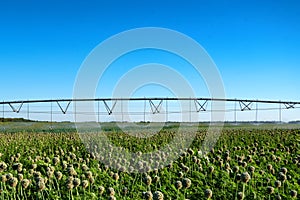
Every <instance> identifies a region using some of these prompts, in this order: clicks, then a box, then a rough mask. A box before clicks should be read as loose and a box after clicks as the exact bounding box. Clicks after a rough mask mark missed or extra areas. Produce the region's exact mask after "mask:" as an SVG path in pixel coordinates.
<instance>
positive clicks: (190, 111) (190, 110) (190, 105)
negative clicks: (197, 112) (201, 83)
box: [189, 97, 192, 123]
mask: <svg viewBox="0 0 300 200" xmlns="http://www.w3.org/2000/svg"><path fill="white" fill-rule="evenodd" d="M189 107H190V108H189V113H190V116H189V117H190V123H191V122H192V98H191V97H190V101H189Z"/></svg>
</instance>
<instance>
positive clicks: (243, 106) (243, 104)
mask: <svg viewBox="0 0 300 200" xmlns="http://www.w3.org/2000/svg"><path fill="white" fill-rule="evenodd" d="M239 103H240V108H241V111H245V110H251V107H250V106H251V104H252V102H243V101H239Z"/></svg>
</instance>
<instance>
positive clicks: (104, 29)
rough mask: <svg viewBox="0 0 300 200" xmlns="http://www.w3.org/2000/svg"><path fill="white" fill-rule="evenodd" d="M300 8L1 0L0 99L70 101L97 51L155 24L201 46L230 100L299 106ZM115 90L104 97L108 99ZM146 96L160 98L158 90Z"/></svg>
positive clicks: (146, 0) (155, 0)
mask: <svg viewBox="0 0 300 200" xmlns="http://www.w3.org/2000/svg"><path fill="white" fill-rule="evenodd" d="M299 10H300V3H299V1H297V0H294V1H292V0H287V1H283V0H282V1H269V0H265V1H250V0H249V1H246V0H245V1H238V0H231V1H208V0H205V1H201V0H194V1H191V0H190V1H182V0H178V1H171V0H164V1H159V0H151V1H150V0H142V1H141V0H139V1H138V0H129V1H121V0H119V1H114V0H110V1H108V0H107V1H55V0H51V1H47V0H45V1H32V0H29V1H15V0H12V1H1V2H0V36H1V37H0V70H1V78H0V85H1V87H0V88H1V95H0V99H1V100H18V99H20V100H21V99H46V98H71V97H72V92H73V84H74V81H75V78H76V75H77V72H78V70H79V68H80V65H81V63H82V62H83V60H84V59H85V57H86V56H87V55H88V54H89V52H90V51H91V50H92V49H93V48H94V47H95V46H96V45H98V44H99V43H100V42H101V41H103V40H105V39H107V38H108V37H110V36H112V35H114V34H117V33H119V32H122V31H125V30H128V29H133V28H139V27H149V26H150V27H164V28H169V29H173V30H176V31H179V32H182V33H184V34H186V35H188V36H190V37H191V38H193V39H195V40H196V41H197V42H199V43H200V44H201V45H202V46H203V47H204V48H205V49H206V51H207V52H208V53H209V55H210V56H211V57H212V59H213V60H214V62H215V63H216V65H217V67H218V69H219V71H220V74H221V76H222V78H223V82H224V87H225V91H226V96H227V97H229V98H249V99H274V100H278V99H281V100H296V101H297V100H298V101H299V100H300V97H299V86H300V79H299V72H300V56H299V53H300V14H299ZM159 59H161V58H158V60H159ZM150 60H151V59H150ZM184 71H185V70H184ZM185 72H186V76H187V77H192V76H193V74H192V72H190V74H189V71H188V70H187V71H185ZM110 76H112V77H114V76H118V73H117V72H116V73H114V71H112V72H111V74H110ZM115 80H117V78H116V79H107V82H106V83H107V85H110V87H111V85H113V84H115V83H114V82H113V81H115ZM190 80H191V82H193V78H191V79H190ZM200 82H201V81H200ZM192 84H197V82H196V81H195V82H194V83H192ZM200 85H201V84H200ZM201 86H202V85H201ZM110 87H107V88H106V92H104V93H101V95H100V94H99V96H109V95H110V94H109V91H110V89H109V88H110ZM147 92H148V93H147V94H149V96H156V93H155V92H157V90H155V91H151V90H149V89H148V90H147ZM137 94H139V93H137ZM141 94H142V93H141ZM165 94H168V93H165ZM165 94H164V93H163V92H161V93H159V95H163V96H165ZM197 94H198V95H200V96H201V95H203V96H205V97H206V96H207V93H206V92H203V93H201V92H199V93H197Z"/></svg>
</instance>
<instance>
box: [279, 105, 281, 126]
mask: <svg viewBox="0 0 300 200" xmlns="http://www.w3.org/2000/svg"><path fill="white" fill-rule="evenodd" d="M279 123H281V103H279Z"/></svg>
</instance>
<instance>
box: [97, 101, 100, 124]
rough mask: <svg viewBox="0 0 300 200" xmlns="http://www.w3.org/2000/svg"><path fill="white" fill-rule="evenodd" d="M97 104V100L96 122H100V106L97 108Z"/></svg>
mask: <svg viewBox="0 0 300 200" xmlns="http://www.w3.org/2000/svg"><path fill="white" fill-rule="evenodd" d="M99 104H100V103H99V101H97V107H98V108H97V114H98V115H97V116H98V123H100V108H99Z"/></svg>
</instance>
